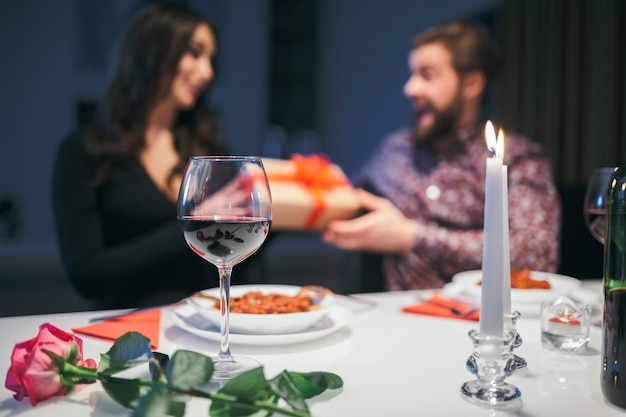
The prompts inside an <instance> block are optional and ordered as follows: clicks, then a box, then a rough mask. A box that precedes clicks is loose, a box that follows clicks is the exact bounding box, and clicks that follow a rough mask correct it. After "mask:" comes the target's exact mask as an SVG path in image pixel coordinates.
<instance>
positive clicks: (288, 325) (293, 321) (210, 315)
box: [187, 285, 333, 334]
mask: <svg viewBox="0 0 626 417" xmlns="http://www.w3.org/2000/svg"><path fill="white" fill-rule="evenodd" d="M251 291H258V292H260V293H262V294H284V295H288V296H294V295H296V294H297V293H298V292H299V291H300V287H298V286H294V285H233V286H231V289H230V296H231V298H233V297H241V296H242V295H244V294H246V293H248V292H251ZM201 293H202V294H204V295H209V296H213V297H216V298H218V299H219V288H210V289H207V290H203V291H201ZM187 300H188V301H189V304H190V305H191V306H192V307H194V308H195V309H196V311H198V313H200V314H201V315H202V316H203V317H205V318H206V319H207V320H209V321H210V322H212V323H213V324H214V325H216V326H218V327H219V326H220V321H221V315H220V311H219V302H217V303H216V301H213V300H210V299H208V298H202V297H189V298H188V299H187ZM332 303H333V297H332V294H329V295H327V296H326V297H324V298H323V299H322V301H321V303H320V304H319V309H315V310H310V311H304V312H298V313H283V314H246V313H230V331H231V332H233V333H240V334H287V333H297V332H301V331H303V330H305V329H307V328H309V327H311V326H313V325H314V324H315V323H317V322H318V321H319V320H321V319H322V318H324V317H325V316H326V314H328V311H329V308H330V307H331V305H332Z"/></svg>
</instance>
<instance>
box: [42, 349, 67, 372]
mask: <svg viewBox="0 0 626 417" xmlns="http://www.w3.org/2000/svg"><path fill="white" fill-rule="evenodd" d="M41 350H42V352H43V353H45V354H46V355H48V356H49V357H50V359H51V360H52V363H53V364H54V367H55V368H57V371H59V373H60V372H62V371H63V368H65V358H63V356H60V355H57V354H56V353H54V352H52V351H49V350H48V349H41Z"/></svg>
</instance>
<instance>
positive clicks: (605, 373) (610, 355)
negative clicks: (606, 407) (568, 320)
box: [601, 163, 626, 408]
mask: <svg viewBox="0 0 626 417" xmlns="http://www.w3.org/2000/svg"><path fill="white" fill-rule="evenodd" d="M603 284H604V322H603V325H602V373H601V385H602V393H603V394H604V397H605V398H606V399H607V401H609V402H610V403H612V404H614V405H616V406H618V407H622V408H626V163H625V164H622V166H621V167H620V168H619V169H618V170H617V171H616V172H615V175H614V176H613V181H612V183H611V185H610V189H609V194H608V198H607V207H606V243H605V245H604V279H603Z"/></svg>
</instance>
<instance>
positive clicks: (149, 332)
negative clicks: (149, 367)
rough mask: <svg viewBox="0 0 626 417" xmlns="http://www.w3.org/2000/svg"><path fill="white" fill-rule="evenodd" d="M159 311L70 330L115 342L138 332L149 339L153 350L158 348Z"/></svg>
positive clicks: (156, 309) (143, 312) (129, 315)
mask: <svg viewBox="0 0 626 417" xmlns="http://www.w3.org/2000/svg"><path fill="white" fill-rule="evenodd" d="M160 324H161V310H160V309H158V308H155V309H150V310H147V311H140V312H138V313H131V314H127V315H125V316H119V317H114V318H110V319H106V320H103V321H101V322H98V323H95V324H91V325H89V326H85V327H77V328H74V329H72V330H73V331H74V332H76V333H81V334H84V335H87V336H95V337H101V338H104V339H109V340H115V339H117V338H118V337H120V336H122V335H124V334H125V333H127V332H131V331H134V332H139V333H141V334H143V335H144V336H146V337H147V338H148V339H150V344H151V345H152V348H153V349H157V348H158V347H159V327H160Z"/></svg>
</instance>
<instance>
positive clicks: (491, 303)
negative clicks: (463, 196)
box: [479, 122, 508, 337]
mask: <svg viewBox="0 0 626 417" xmlns="http://www.w3.org/2000/svg"><path fill="white" fill-rule="evenodd" d="M485 137H486V140H487V146H488V147H489V149H490V150H492V151H493V152H495V155H494V157H493V158H487V168H486V175H485V215H484V228H483V263H482V288H481V297H480V323H479V324H480V333H481V334H482V335H484V336H497V337H501V336H502V333H503V330H504V305H503V304H504V303H503V299H504V297H503V295H504V284H503V282H504V280H503V279H502V273H503V269H504V268H503V236H504V233H503V220H504V218H503V213H502V212H503V209H504V204H503V197H504V196H503V191H504V188H503V186H502V173H503V166H502V155H498V152H497V141H496V134H495V132H494V130H493V124H491V122H487V125H486V126H485ZM507 222H508V221H507Z"/></svg>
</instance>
